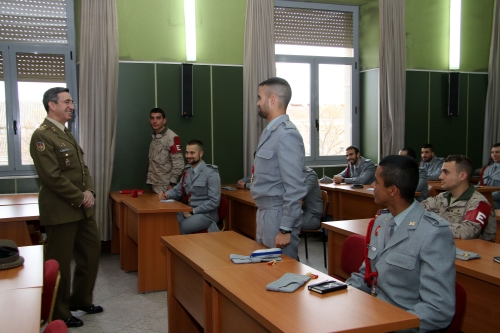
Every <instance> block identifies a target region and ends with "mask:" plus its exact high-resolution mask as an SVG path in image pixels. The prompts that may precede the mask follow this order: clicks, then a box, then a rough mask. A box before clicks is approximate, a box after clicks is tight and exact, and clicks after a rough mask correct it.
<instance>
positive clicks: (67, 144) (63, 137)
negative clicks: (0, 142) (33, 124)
mask: <svg viewBox="0 0 500 333" xmlns="http://www.w3.org/2000/svg"><path fill="white" fill-rule="evenodd" d="M30 154H31V158H33V163H34V164H35V168H36V171H37V173H38V178H39V179H40V183H41V187H40V194H39V197H38V205H39V209H40V222H41V224H42V225H56V224H62V223H67V222H74V221H79V220H83V219H85V218H88V217H91V216H93V215H94V208H93V207H92V208H89V209H84V208H83V207H82V206H81V204H82V202H83V199H84V195H83V192H84V191H86V190H91V191H93V190H94V184H93V182H92V177H91V176H90V173H89V170H88V168H87V166H86V165H85V163H84V162H83V150H82V148H81V147H80V146H79V145H78V143H77V142H76V141H75V140H74V138H73V136H71V135H68V134H66V133H65V132H64V131H61V130H60V129H59V128H57V126H56V125H54V124H53V123H51V122H50V121H49V120H45V121H44V122H43V123H42V125H41V126H40V127H39V128H38V129H36V130H35V132H34V133H33V135H32V137H31V142H30Z"/></svg>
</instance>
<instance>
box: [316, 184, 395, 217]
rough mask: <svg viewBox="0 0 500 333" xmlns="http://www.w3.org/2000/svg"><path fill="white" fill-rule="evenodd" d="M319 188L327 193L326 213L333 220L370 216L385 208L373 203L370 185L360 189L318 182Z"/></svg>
mask: <svg viewBox="0 0 500 333" xmlns="http://www.w3.org/2000/svg"><path fill="white" fill-rule="evenodd" d="M320 188H321V189H322V190H325V191H327V193H328V200H329V201H330V205H329V206H328V215H332V216H333V220H334V221H340V220H353V219H362V218H367V217H372V216H375V214H376V213H377V211H378V210H379V209H383V208H385V207H384V206H380V205H377V204H376V203H375V201H374V198H375V196H374V194H373V188H372V187H371V185H363V188H362V189H360V188H351V185H335V184H320ZM368 189H372V190H368Z"/></svg>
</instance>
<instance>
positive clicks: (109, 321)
mask: <svg viewBox="0 0 500 333" xmlns="http://www.w3.org/2000/svg"><path fill="white" fill-rule="evenodd" d="M307 243H308V249H309V259H306V256H305V249H304V241H303V240H302V239H301V242H300V245H299V257H300V260H301V262H302V263H304V264H306V265H309V266H311V267H313V268H315V269H317V270H319V271H322V272H324V273H326V272H327V270H326V268H325V265H324V262H323V245H322V242H321V239H320V237H309V238H308V242H307ZM94 303H95V304H99V305H101V306H102V307H103V308H104V312H103V313H99V314H95V315H87V314H85V313H84V312H74V313H73V314H74V315H75V316H77V317H79V318H81V319H82V320H83V321H84V323H85V324H84V325H83V326H82V327H78V328H71V329H69V332H75V333H100V332H103V333H114V332H120V333H143V332H144V333H152V332H168V322H167V316H168V311H167V292H166V291H163V292H153V293H147V294H140V293H137V273H125V272H123V271H122V270H120V258H119V256H118V255H111V254H103V255H101V261H100V267H99V274H98V276H97V281H96V287H95V289H94ZM171 333H173V332H171ZM176 333H177V332H176Z"/></svg>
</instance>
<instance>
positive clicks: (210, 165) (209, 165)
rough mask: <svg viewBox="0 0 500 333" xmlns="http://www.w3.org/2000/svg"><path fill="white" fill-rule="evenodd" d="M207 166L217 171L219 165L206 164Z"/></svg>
mask: <svg viewBox="0 0 500 333" xmlns="http://www.w3.org/2000/svg"><path fill="white" fill-rule="evenodd" d="M207 167H209V168H210V169H214V170H217V171H219V167H218V166H217V165H213V164H207Z"/></svg>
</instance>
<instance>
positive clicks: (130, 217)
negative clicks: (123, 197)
mask: <svg viewBox="0 0 500 333" xmlns="http://www.w3.org/2000/svg"><path fill="white" fill-rule="evenodd" d="M124 211H125V214H124V216H123V217H124V223H123V232H124V236H123V252H122V253H121V254H120V264H121V261H122V257H123V270H124V271H125V272H135V271H137V268H138V266H137V261H138V249H137V243H135V242H134V240H133V239H132V237H130V235H129V234H130V233H133V232H132V230H130V231H129V228H131V227H132V226H134V225H137V214H135V213H134V211H132V210H131V209H130V208H128V207H127V206H125V207H124ZM132 221H133V223H132ZM134 231H135V232H134V233H136V232H137V231H136V228H134Z"/></svg>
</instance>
